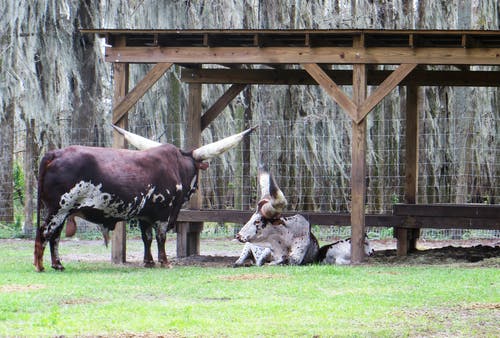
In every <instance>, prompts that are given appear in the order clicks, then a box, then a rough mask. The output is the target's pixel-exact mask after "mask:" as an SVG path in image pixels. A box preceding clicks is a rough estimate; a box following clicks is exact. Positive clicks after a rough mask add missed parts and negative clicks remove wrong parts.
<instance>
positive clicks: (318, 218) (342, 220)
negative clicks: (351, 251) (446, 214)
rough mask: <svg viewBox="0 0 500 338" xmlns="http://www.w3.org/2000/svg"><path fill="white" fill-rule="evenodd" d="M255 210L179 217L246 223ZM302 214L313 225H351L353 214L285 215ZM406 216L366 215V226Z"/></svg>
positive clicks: (204, 211)
mask: <svg viewBox="0 0 500 338" xmlns="http://www.w3.org/2000/svg"><path fill="white" fill-rule="evenodd" d="M253 213H254V212H253V211H246V210H214V209H201V210H190V209H183V210H181V212H180V213H179V217H178V218H177V221H178V222H217V223H239V224H245V223H246V222H247V221H248V220H249V219H250V217H251V216H252V215H253ZM297 213H299V214H301V215H302V216H304V217H305V218H306V219H307V220H308V221H309V223H311V224H312V225H321V226H350V225H351V215H350V214H348V213H330V212H293V211H288V212H284V213H283V216H285V217H289V216H293V215H295V214H297ZM405 220H406V217H401V216H394V215H392V214H376V215H366V226H373V227H392V226H397V225H400V224H402V223H403V222H404V221H405Z"/></svg>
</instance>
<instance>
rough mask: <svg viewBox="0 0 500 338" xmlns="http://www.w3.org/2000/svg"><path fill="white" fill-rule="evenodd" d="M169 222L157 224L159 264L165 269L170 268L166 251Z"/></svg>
mask: <svg viewBox="0 0 500 338" xmlns="http://www.w3.org/2000/svg"><path fill="white" fill-rule="evenodd" d="M167 226H168V223H167V222H163V223H159V222H158V223H157V224H156V227H155V230H156V244H157V245H158V262H160V265H161V266H162V267H164V268H168V267H170V263H169V262H168V259H167V252H166V251H165V242H166V241H167Z"/></svg>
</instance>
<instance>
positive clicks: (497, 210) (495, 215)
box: [177, 204, 500, 230]
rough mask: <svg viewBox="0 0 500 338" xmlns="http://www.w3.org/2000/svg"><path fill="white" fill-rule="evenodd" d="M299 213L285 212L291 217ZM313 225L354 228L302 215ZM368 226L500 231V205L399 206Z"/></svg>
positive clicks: (207, 217)
mask: <svg viewBox="0 0 500 338" xmlns="http://www.w3.org/2000/svg"><path fill="white" fill-rule="evenodd" d="M253 213H254V211H251V210H248V211H244V210H214V209H201V210H188V209H183V210H181V212H180V214H179V217H178V218H177V221H178V222H218V223H240V224H245V223H246V222H247V221H248V220H249V219H250V217H251V216H252V215H253ZM294 214H296V212H285V213H283V215H285V216H291V215H294ZM300 214H301V215H302V216H304V217H305V218H306V219H307V220H309V222H310V223H311V224H313V225H321V226H332V225H335V226H350V222H351V217H350V214H348V213H330V212H301V213H300ZM366 226H373V227H399V228H408V229H414V228H436V229H490V230H500V205H498V204H495V205H486V204H395V205H394V206H393V213H392V214H376V215H374V214H367V215H366Z"/></svg>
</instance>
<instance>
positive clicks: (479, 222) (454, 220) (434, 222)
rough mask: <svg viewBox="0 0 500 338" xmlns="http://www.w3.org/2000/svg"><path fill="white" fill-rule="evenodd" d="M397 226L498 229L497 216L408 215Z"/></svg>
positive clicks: (499, 221) (412, 227) (499, 223)
mask: <svg viewBox="0 0 500 338" xmlns="http://www.w3.org/2000/svg"><path fill="white" fill-rule="evenodd" d="M398 228H408V229H416V228H432V229H485V230H500V219H498V218H477V217H473V218H467V217H451V216H450V217H441V216H415V217H412V216H408V217H406V220H404V221H403V223H402V224H400V225H398Z"/></svg>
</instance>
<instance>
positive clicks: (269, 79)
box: [181, 67, 500, 87]
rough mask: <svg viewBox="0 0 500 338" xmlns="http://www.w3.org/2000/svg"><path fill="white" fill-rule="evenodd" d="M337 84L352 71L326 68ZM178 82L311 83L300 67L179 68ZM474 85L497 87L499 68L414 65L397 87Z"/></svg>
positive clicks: (375, 75) (375, 78) (377, 76)
mask: <svg viewBox="0 0 500 338" xmlns="http://www.w3.org/2000/svg"><path fill="white" fill-rule="evenodd" d="M391 72H392V71H390V70H368V85H370V86H378V85H380V84H381V83H382V82H383V81H384V79H386V78H387V77H388V76H389V75H390V74H391ZM325 73H326V74H328V76H329V77H330V78H332V79H335V83H337V84H338V85H341V86H343V85H349V86H350V85H352V70H327V71H325ZM181 81H183V82H186V83H207V84H236V83H240V84H268V85H315V84H317V83H316V81H314V79H313V78H312V77H311V76H310V75H309V73H307V71H305V70H303V69H283V70H281V69H196V70H195V69H191V68H190V69H186V68H183V69H182V73H181ZM409 84H414V85H417V86H475V87H500V71H468V70H465V71H449V70H445V71H442V70H425V69H419V68H418V67H417V68H416V69H415V70H413V71H412V72H411V73H410V74H409V75H408V76H406V77H405V78H404V79H403V80H402V81H401V82H400V83H399V85H400V86H406V85H409Z"/></svg>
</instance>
